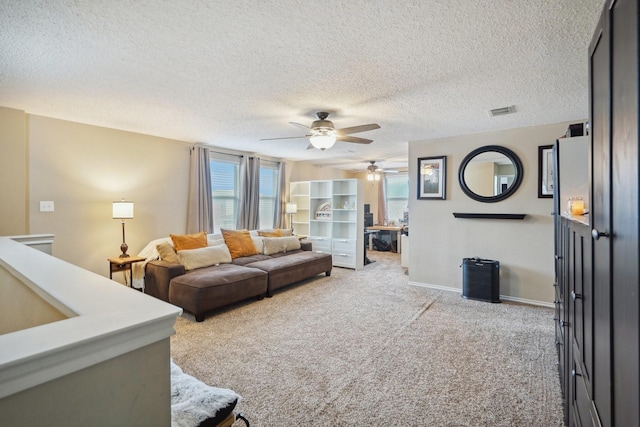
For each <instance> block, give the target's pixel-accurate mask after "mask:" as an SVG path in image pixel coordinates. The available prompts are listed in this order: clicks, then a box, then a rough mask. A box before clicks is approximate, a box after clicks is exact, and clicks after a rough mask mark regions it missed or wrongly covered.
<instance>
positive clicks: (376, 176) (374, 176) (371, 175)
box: [367, 172, 380, 181]
mask: <svg viewBox="0 0 640 427" xmlns="http://www.w3.org/2000/svg"><path fill="white" fill-rule="evenodd" d="M367 180H368V181H380V174H379V173H377V172H370V173H368V174H367Z"/></svg>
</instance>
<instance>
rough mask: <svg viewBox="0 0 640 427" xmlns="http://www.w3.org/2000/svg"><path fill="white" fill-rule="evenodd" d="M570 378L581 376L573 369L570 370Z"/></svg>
mask: <svg viewBox="0 0 640 427" xmlns="http://www.w3.org/2000/svg"><path fill="white" fill-rule="evenodd" d="M571 376H572V377H581V376H582V374H580V373H578V372H576V370H575V369H572V370H571Z"/></svg>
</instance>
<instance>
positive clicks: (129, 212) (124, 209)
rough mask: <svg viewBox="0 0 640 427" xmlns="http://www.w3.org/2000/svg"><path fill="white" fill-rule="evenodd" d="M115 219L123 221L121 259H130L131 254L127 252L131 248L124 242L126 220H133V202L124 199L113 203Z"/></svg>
mask: <svg viewBox="0 0 640 427" xmlns="http://www.w3.org/2000/svg"><path fill="white" fill-rule="evenodd" d="M112 216H113V219H121V220H122V245H120V250H121V251H122V254H120V258H128V257H129V254H128V253H127V250H128V249H129V246H127V244H126V243H125V240H124V220H125V219H133V202H127V201H125V200H124V199H122V200H120V201H118V202H113V215H112Z"/></svg>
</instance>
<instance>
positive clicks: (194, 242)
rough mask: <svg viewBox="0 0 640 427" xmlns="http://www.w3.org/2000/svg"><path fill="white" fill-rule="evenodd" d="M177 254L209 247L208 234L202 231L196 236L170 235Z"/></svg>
mask: <svg viewBox="0 0 640 427" xmlns="http://www.w3.org/2000/svg"><path fill="white" fill-rule="evenodd" d="M169 237H171V240H172V241H173V247H174V248H175V250H176V252H178V251H182V250H185V249H199V248H205V247H207V233H205V232H204V231H201V232H199V233H196V234H169Z"/></svg>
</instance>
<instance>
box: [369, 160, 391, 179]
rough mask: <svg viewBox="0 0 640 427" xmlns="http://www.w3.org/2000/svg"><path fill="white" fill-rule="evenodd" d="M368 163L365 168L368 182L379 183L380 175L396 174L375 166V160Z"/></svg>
mask: <svg viewBox="0 0 640 427" xmlns="http://www.w3.org/2000/svg"><path fill="white" fill-rule="evenodd" d="M369 163H370V165H369V166H367V172H368V173H367V180H369V181H380V174H381V173H398V171H396V170H389V169H381V168H380V167H379V166H378V165H376V161H375V160H369Z"/></svg>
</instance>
